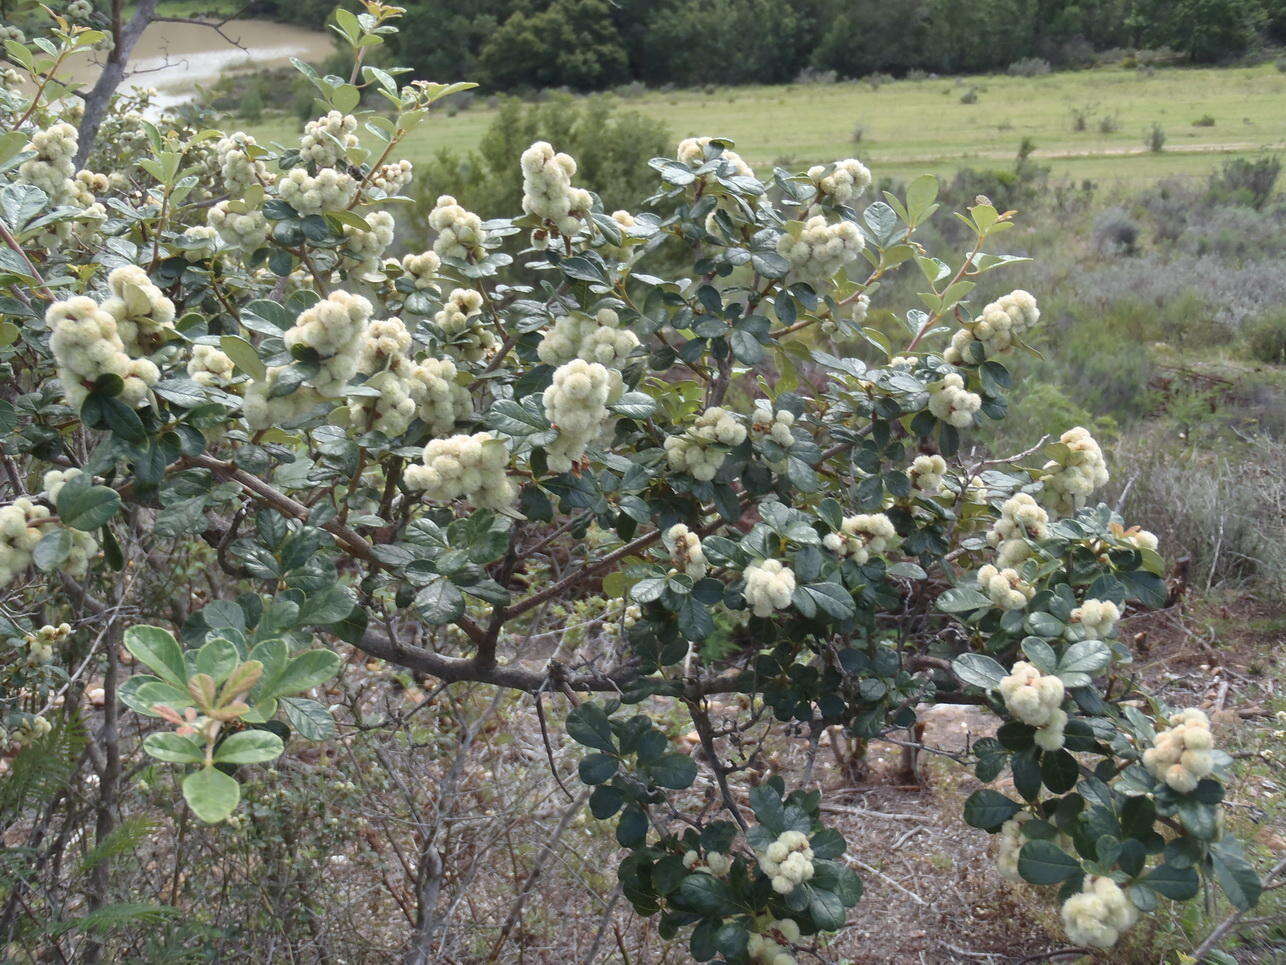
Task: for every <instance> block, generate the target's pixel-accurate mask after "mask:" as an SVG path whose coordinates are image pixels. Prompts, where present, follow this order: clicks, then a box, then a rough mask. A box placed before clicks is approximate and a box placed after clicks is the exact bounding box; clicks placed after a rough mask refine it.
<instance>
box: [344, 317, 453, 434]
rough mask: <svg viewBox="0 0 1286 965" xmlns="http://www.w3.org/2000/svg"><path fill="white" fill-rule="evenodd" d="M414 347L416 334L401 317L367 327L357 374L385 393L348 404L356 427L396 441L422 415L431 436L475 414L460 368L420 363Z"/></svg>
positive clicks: (356, 398)
mask: <svg viewBox="0 0 1286 965" xmlns="http://www.w3.org/2000/svg"><path fill="white" fill-rule="evenodd" d="M411 347H412V339H411V333H410V332H408V331H407V329H406V326H405V325H404V324H403V323H402V320H401V319H400V318H396V317H394V318H385V319H377V320H375V321H373V322H371V323H370V324H369V325H367V326H366V331H365V332H364V333H363V335H362V344H361V348H360V350H359V351H358V358H357V370H358V371H359V372H361V373H363V374H365V375H368V376H370V378H368V379H367V380H366V385H367V386H368V387H370V388H374V389H378V390H379V392H380V394H379V396H378V397H372V396H366V395H361V396H353V397H352V398H350V399H349V402H348V409H349V415H350V417H351V418H352V419H353V421H354V424H357V425H362V426H364V427H365V428H367V429H372V430H377V431H379V432H382V433H384V434H385V435H386V436H389V437H390V438H392V437H395V436H400V435H401V434H402V433H403V432H405V431H406V430H407V428H408V427H409V426H410V424H411V420H412V419H414V418H415V417H416V416H419V418H420V420H421V421H422V422H424V423H425V425H427V426H428V428H429V431H430V432H432V433H433V434H434V435H443V434H445V433H447V432H450V430H451V429H452V428H453V427H454V426H455V423H456V421H457V420H458V419H461V418H463V417H465V416H467V415H468V414H469V412H470V411H471V410H472V403H471V401H470V398H469V391H468V389H466V388H465V387H464V386H462V385H460V384H458V383H457V381H456V375H457V370H456V367H455V363H454V362H452V361H451V360H450V359H434V358H428V359H424V360H423V361H421V362H416V361H414V360H413V359H412V357H411Z"/></svg>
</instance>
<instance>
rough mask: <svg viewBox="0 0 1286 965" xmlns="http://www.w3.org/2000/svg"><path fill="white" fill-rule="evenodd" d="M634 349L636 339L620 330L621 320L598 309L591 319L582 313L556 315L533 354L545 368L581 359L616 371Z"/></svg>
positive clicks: (604, 309)
mask: <svg viewBox="0 0 1286 965" xmlns="http://www.w3.org/2000/svg"><path fill="white" fill-rule="evenodd" d="M638 346H639V339H638V336H637V335H635V334H634V333H633V332H631V331H630V330H629V329H628V328H621V317H620V316H619V315H618V314H617V313H616V312H615V311H613V310H612V309H610V308H600V309H599V310H598V311H597V312H596V313H595V314H594V315H592V316H590V315H586V314H584V313H583V312H570V313H568V314H567V315H562V316H560V317H559V318H558V319H557V320H555V322H554V324H553V327H551V328H550V330H549V331H548V332H547V333H545V336H544V337H543V338H542V339H541V340H540V344H539V345H537V346H536V354H537V355H538V356H539V357H540V360H541V361H542V362H544V363H545V364H546V365H562V364H563V363H564V362H570V361H571V360H572V359H584V360H585V361H586V362H599V363H601V364H603V365H606V366H609V367H610V368H620V367H621V365H622V364H624V362H625V360H626V359H627V358H629V357H630V355H631V354H632V353H633V352H634V350H635V349H636V348H638Z"/></svg>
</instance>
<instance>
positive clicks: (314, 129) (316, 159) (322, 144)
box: [299, 111, 360, 168]
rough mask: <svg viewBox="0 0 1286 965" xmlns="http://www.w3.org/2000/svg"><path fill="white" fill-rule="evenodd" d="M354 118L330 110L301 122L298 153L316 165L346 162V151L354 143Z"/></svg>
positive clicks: (321, 166)
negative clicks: (302, 128) (301, 129)
mask: <svg viewBox="0 0 1286 965" xmlns="http://www.w3.org/2000/svg"><path fill="white" fill-rule="evenodd" d="M359 144H360V141H359V140H358V138H357V118H356V117H354V116H353V115H352V114H341V113H340V112H339V111H331V112H330V113H329V114H325V115H323V116H322V117H318V118H315V119H314V120H311V121H309V122H308V123H307V124H305V125H304V133H303V136H302V137H301V138H300V139H299V156H300V157H301V158H302V159H303V160H304V161H306V162H310V163H312V164H315V165H316V166H317V167H319V168H333V167H338V166H339V165H340V164H341V162H342V163H344V164H347V163H348V152H349V151H351V150H352V149H353V148H355V147H357V146H358V145H359Z"/></svg>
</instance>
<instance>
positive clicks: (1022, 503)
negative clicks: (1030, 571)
mask: <svg viewBox="0 0 1286 965" xmlns="http://www.w3.org/2000/svg"><path fill="white" fill-rule="evenodd" d="M1048 537H1049V514H1048V513H1046V512H1045V510H1044V509H1043V508H1042V507H1041V505H1040V504H1039V503H1037V502H1036V500H1035V499H1034V498H1033V497H1032V496H1031V495H1030V494H1028V493H1016V494H1015V495H1013V496H1011V497H1009V499H1006V500H1005V502H1004V503H1003V504H1002V505H1001V507H1000V518H999V519H997V520H996V522H995V523H993V524H992V527H991V529H989V530H988V531H987V542H988V543H990V544H991V545H992V546H994V547H996V565H997V566H999V567H1002V568H1003V567H1009V566H1014V565H1016V564H1018V563H1021V562H1022V561H1023V560H1025V559H1027V558H1028V557H1029V556H1031V547H1030V546H1029V545H1028V543H1027V541H1028V540H1042V539H1047V538H1048Z"/></svg>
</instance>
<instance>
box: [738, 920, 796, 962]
mask: <svg viewBox="0 0 1286 965" xmlns="http://www.w3.org/2000/svg"><path fill="white" fill-rule="evenodd" d="M774 934H777V935H780V936H781V938H782V941H785V942H788V943H790V944H792V945H793V944H795V943H796V942H798V941H799V938H800V934H801V933H800V930H799V925H798V923H796V922H795V921H794V920H793V919H790V918H783V919H780V920H774V921H770V922H768V923H767V924H765V925H763V926H762V927H761V928H760V929H759V930H758V931H752V932H751V933H750V936H749V938H748V939H747V940H746V955H747V956H749V958H750V960H751V961H752V962H754V963H756V965H795V956H794V955H792V954H790V953H789V952H788V951H786V949H785V948H784V947H783V946H782V943H781V942H779V941H778V940H777V939H776V938H774V937H773V935H774Z"/></svg>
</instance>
